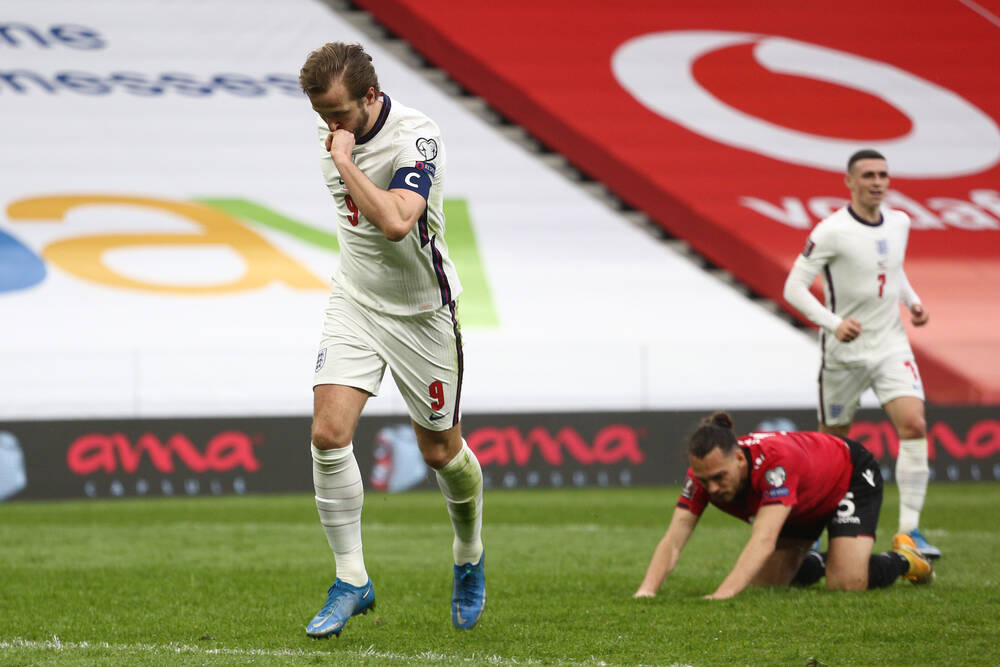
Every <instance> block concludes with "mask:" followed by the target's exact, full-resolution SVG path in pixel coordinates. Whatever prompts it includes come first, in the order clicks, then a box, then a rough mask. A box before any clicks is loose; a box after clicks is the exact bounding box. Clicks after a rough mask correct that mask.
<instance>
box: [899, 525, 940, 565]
mask: <svg viewBox="0 0 1000 667" xmlns="http://www.w3.org/2000/svg"><path fill="white" fill-rule="evenodd" d="M907 535H909V536H910V537H911V538H912V539H913V543H914V544H915V545H917V551H919V552H920V555H921V556H923V557H924V558H930V559H931V560H934V559H936V558H940V557H941V550H940V549H938V548H937V547H936V546H934V545H933V544H931V543H930V542H928V541H927V538H925V537H924V536H923V535H922V534H921V533H920V529H919V528H914V529H913V530H911V531H910V532H908V533H907Z"/></svg>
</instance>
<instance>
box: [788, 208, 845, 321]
mask: <svg viewBox="0 0 1000 667" xmlns="http://www.w3.org/2000/svg"><path fill="white" fill-rule="evenodd" d="M836 255H837V233H836V230H835V229H833V228H832V227H831V226H829V225H827V226H824V225H823V223H820V224H818V225H816V227H815V228H814V229H813V231H812V233H810V235H809V239H808V240H807V241H806V246H805V248H803V249H802V252H801V253H800V254H799V256H798V257H796V258H795V263H794V264H793V265H792V270H791V271H790V272H789V273H788V278H787V279H786V280H785V290H784V297H785V301H787V302H788V303H790V304H791V305H792V306H794V307H795V309H796V310H798V311H799V312H800V313H802V314H803V315H805V316H806V317H807V318H808V319H809V321H810V322H812V323H813V324H815V325H816V326H819V327H822V328H824V329H826V330H827V331H829V332H831V333H833V332H834V331H836V329H837V327H838V326H840V323H841V321H842V318H841V317H840V316H838V315H837V314H835V313H833V312H831V311H830V310H829V309H828V308H826V307H824V306H823V304H822V303H820V302H819V300H818V299H817V298H816V297H814V296H813V295H812V292H810V291H809V288H810V286H811V285H812V284H813V281H814V280H815V279H816V276H817V275H818V274H819V272H820V271H822V270H823V269H824V268H825V267H826V265H827V262H829V261H830V260H831V259H832V258H833V257H835V256H836Z"/></svg>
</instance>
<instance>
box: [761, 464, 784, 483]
mask: <svg viewBox="0 0 1000 667" xmlns="http://www.w3.org/2000/svg"><path fill="white" fill-rule="evenodd" d="M764 479H765V480H767V483H768V484H770V485H771V486H774V487H778V486H781V485H783V484H784V483H785V469H784V468H783V467H781V466H776V467H774V468H771V469H770V470H768V471H767V472H766V473H764Z"/></svg>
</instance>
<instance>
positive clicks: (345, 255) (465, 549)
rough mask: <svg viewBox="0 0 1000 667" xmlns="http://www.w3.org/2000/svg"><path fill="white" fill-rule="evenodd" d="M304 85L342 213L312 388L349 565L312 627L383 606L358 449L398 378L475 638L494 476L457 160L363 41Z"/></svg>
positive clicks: (319, 503)
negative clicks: (473, 401)
mask: <svg viewBox="0 0 1000 667" xmlns="http://www.w3.org/2000/svg"><path fill="white" fill-rule="evenodd" d="M299 81H300V84H301V86H302V89H303V91H305V93H306V94H307V95H308V97H309V100H310V102H311V103H312V107H313V109H314V110H315V111H316V113H317V114H319V127H318V129H319V139H320V144H321V146H322V147H323V148H322V169H323V175H324V177H325V179H326V184H327V186H328V187H329V189H330V193H331V194H332V195H333V199H334V203H335V205H336V208H337V219H338V239H339V242H340V251H341V254H340V266H339V268H338V269H337V272H336V273H335V274H334V276H333V289H332V292H331V295H330V300H329V304H328V306H327V309H326V317H325V321H324V325H323V333H322V337H321V341H320V351H319V356H318V358H317V360H316V374H315V376H314V380H313V385H314V387H313V426H312V459H313V482H314V486H315V490H316V507H317V509H318V511H319V516H320V522H321V523H322V525H323V530H324V531H325V533H326V536H327V540H328V542H329V544H330V548H331V549H332V550H333V554H334V561H335V564H336V579H335V581H334V583H333V585H332V586H330V589H329V591H328V592H327V602H326V604H325V605H323V607H322V609H320V611H319V612H318V613H317V614H316V616H315V617H314V618H313V619H312V621H310V622H309V624H308V625H307V626H306V632H307V634H309V635H310V636H312V637H329V636H330V635H339V634H340V632H341V630H343V628H344V624H345V623H347V621H348V620H349V619H350V618H351V617H352V616H355V615H357V614H363V613H367V612H368V611H369V610H370V609H372V608H373V607H374V605H375V590H374V588H373V586H372V582H371V580H370V579H369V577H368V573H367V570H366V569H365V562H364V556H363V553H362V544H361V507H362V504H363V501H364V490H363V486H362V479H361V474H360V472H359V469H358V464H357V461H356V459H355V457H354V448H353V444H352V440H353V437H354V430H355V428H356V426H357V423H358V419H359V418H360V416H361V410H362V408H363V407H364V405H365V402H366V401H367V400H368V397H369V396H374V395H376V394H377V393H378V389H379V386H380V384H381V381H382V376H383V374H384V372H385V368H386V366H387V365H388V366H389V367H390V368H391V369H392V373H393V377H394V379H395V381H396V384H397V386H398V387H399V390H400V392H401V393H402V395H403V398H404V400H405V401H406V405H407V408H408V411H409V413H410V418H411V421H412V423H413V428H414V430H415V432H416V435H417V444H418V445H419V447H420V452H421V454H422V455H423V459H424V461H425V462H426V463H427V465H429V466H430V467H431V468H433V469H434V470H435V472H436V475H437V481H438V485H439V486H440V488H441V491H442V493H443V494H444V497H445V502H446V504H447V506H448V513H449V515H450V516H451V522H452V527H453V528H454V532H455V538H454V541H453V544H452V552H453V556H454V568H453V570H454V586H453V590H452V608H451V616H452V621H453V622H454V624H455V626H456V627H459V628H463V629H468V628H472V627H473V626H474V625H475V624H476V622H477V621H478V620H479V617H480V615H481V614H482V612H483V608H484V606H485V603H486V583H485V577H484V571H483V560H484V558H483V543H482V539H481V537H480V533H481V528H482V504H483V475H482V470H481V469H480V467H479V462H478V460H477V459H476V456H475V454H473V452H472V450H471V449H469V447H468V445H467V444H466V443H465V440H463V439H462V428H461V422H460V419H461V414H460V411H459V403H460V399H461V391H462V371H463V358H462V340H461V335H460V333H459V326H458V320H457V318H456V315H455V299H456V298H457V297H458V294H459V293H460V292H461V289H462V287H461V284H460V283H459V280H458V275H457V274H456V272H455V267H454V265H453V264H452V262H451V260H450V259H449V257H448V247H447V245H446V244H445V240H444V224H445V220H444V212H443V204H444V195H443V181H444V173H445V151H444V145H443V144H442V142H441V137H440V133H439V130H438V127H437V125H435V124H434V122H433V121H432V120H431V119H429V118H428V117H427V116H425V115H424V114H422V113H420V112H419V111H416V110H415V109H410V108H408V107H405V106H403V105H402V104H400V103H399V102H397V101H396V100H392V99H390V98H389V96H388V95H386V94H384V93H382V92H381V90H380V88H379V83H378V78H377V76H376V74H375V69H374V67H373V66H372V62H371V56H369V55H368V54H367V53H366V52H365V50H364V48H363V47H362V46H361V45H360V44H344V43H340V42H332V43H329V44H326V45H324V46H322V47H320V48H319V49H316V50H315V51H313V52H312V53H311V54H309V57H308V58H307V59H306V62H305V64H304V65H303V67H302V71H301V72H300V76H299Z"/></svg>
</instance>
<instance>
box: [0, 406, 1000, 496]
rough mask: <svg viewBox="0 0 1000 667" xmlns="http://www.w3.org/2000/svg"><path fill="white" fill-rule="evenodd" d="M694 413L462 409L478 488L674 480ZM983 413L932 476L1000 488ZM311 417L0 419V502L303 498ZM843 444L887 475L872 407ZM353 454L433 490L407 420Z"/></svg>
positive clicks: (362, 431)
mask: <svg viewBox="0 0 1000 667" xmlns="http://www.w3.org/2000/svg"><path fill="white" fill-rule="evenodd" d="M704 414H705V413H704V412H622V413H539V414H507V415H467V416H466V417H465V418H464V419H463V431H464V434H465V439H466V441H467V442H468V444H469V447H470V448H471V449H472V451H473V452H475V454H476V456H477V457H478V459H479V462H480V464H481V465H482V467H483V479H484V482H485V485H486V488H488V489H508V488H536V487H537V488H542V487H593V486H598V487H602V486H603V487H620V486H633V485H661V484H679V483H680V482H681V481H682V479H683V477H684V473H685V471H686V470H687V465H688V463H687V457H686V454H685V450H684V442H685V438H686V437H687V435H688V434H689V433H690V432H691V431H692V430H693V429H694V428H695V426H696V425H697V423H698V421H699V420H700V419H701V418H702V417H703V416H704ZM732 414H733V417H734V419H735V421H736V429H737V430H738V431H739V432H740V433H746V432H750V431H775V430H789V431H790V430H810V429H813V428H815V424H816V414H815V412H814V411H812V410H768V411H764V410H740V411H734V412H732ZM995 416H996V415H994V414H993V413H992V412H991V411H990V410H989V409H988V408H981V407H966V408H941V407H936V406H932V408H931V410H930V414H929V417H930V418H929V420H928V424H929V437H928V445H929V457H930V466H931V477H932V479H934V480H937V481H949V482H954V481H1000V420H997V419H996V418H995ZM309 431H310V419H309V418H308V417H273V418H268V417H254V418H238V417H233V418H210V419H208V418H206V419H147V420H144V419H135V420H132V419H117V420H116V419H105V420H92V421H57V422H6V423H4V422H0V501H2V500H4V499H5V498H10V499H43V498H125V497H150V496H151V497H156V496H183V495H192V496H193V495H227V494H246V493H273V492H303V493H309V492H311V491H312V473H311V462H310V455H309ZM851 437H852V438H854V439H856V440H859V441H860V442H862V443H863V444H864V445H865V446H866V447H867V448H868V449H869V450H871V452H872V453H873V454H874V455H875V457H876V458H877V459H878V461H879V463H880V464H881V467H882V474H883V477H885V479H886V480H887V481H892V479H893V471H894V467H895V466H894V461H895V458H896V453H897V451H898V450H899V440H898V438H897V437H896V434H895V431H894V430H893V429H892V425H891V424H889V422H887V421H886V420H885V417H884V415H883V414H882V413H881V412H880V411H874V410H862V411H861V412H859V414H858V420H857V421H856V423H855V425H854V428H853V430H852V431H851ZM354 453H355V457H356V458H357V461H358V466H359V467H360V469H361V473H362V475H363V476H364V479H365V487H366V488H367V489H368V490H370V491H377V492H390V493H397V492H402V491H406V490H408V489H414V488H423V489H436V488H437V482H436V481H435V478H434V475H433V472H432V471H430V469H429V468H428V467H427V466H426V464H425V463H424V461H423V458H422V457H421V454H420V450H419V448H418V447H417V441H416V437H415V436H414V434H413V428H412V426H411V425H410V423H409V420H408V419H406V418H405V417H367V418H364V419H362V420H361V422H360V424H359V425H358V429H357V431H356V432H355V437H354Z"/></svg>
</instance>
